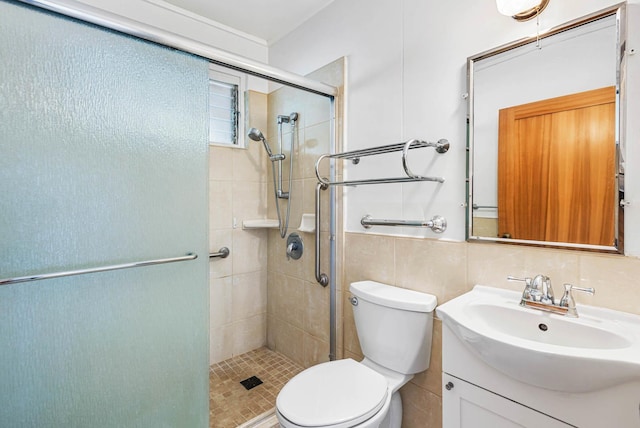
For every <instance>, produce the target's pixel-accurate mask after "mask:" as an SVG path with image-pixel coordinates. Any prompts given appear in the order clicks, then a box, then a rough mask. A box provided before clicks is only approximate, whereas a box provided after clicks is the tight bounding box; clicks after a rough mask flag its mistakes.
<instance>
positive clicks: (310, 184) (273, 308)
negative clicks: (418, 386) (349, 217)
mask: <svg viewBox="0 0 640 428" xmlns="http://www.w3.org/2000/svg"><path fill="white" fill-rule="evenodd" d="M310 77H311V78H315V79H317V80H319V81H322V82H326V83H329V84H332V85H334V86H337V87H342V83H343V61H342V60H338V61H335V62H333V63H331V64H329V65H328V66H326V67H323V68H322V69H320V70H318V71H317V72H315V73H313V74H311V75H310ZM336 108H337V109H338V112H337V114H336V116H337V117H338V118H339V117H341V114H340V112H339V109H340V106H339V102H338V103H337V106H336ZM294 111H295V112H297V113H299V115H300V118H299V122H298V128H297V135H296V138H295V148H294V156H295V157H294V161H295V163H294V167H293V183H292V189H291V198H292V199H291V201H292V206H291V214H290V220H289V232H288V233H289V234H290V233H292V232H296V233H298V234H299V235H300V236H301V237H302V240H303V243H304V252H303V256H302V257H301V258H300V259H299V260H293V259H291V260H288V259H287V256H286V240H285V239H282V238H280V235H279V232H278V231H277V230H270V231H269V250H268V274H267V282H268V298H267V301H268V310H267V313H268V316H267V317H268V329H267V331H268V340H267V343H268V346H269V348H271V349H273V350H276V351H278V352H281V353H283V354H284V355H286V356H287V357H289V358H291V359H292V360H294V361H295V362H297V363H299V364H301V365H303V366H304V367H309V366H312V365H314V364H317V363H319V362H323V361H328V359H329V358H328V355H329V288H328V287H322V286H320V285H319V284H318V283H317V282H316V280H315V249H314V248H315V236H314V234H313V233H306V232H298V231H297V229H298V227H299V226H300V220H301V218H302V214H303V213H309V214H313V213H314V212H315V188H316V183H317V178H316V176H315V162H316V160H317V158H318V157H319V156H320V155H322V154H325V153H329V152H330V149H331V147H330V141H331V139H330V136H331V132H333V128H332V124H331V119H332V117H331V110H330V102H329V100H328V99H327V98H326V97H323V96H320V95H315V94H310V93H306V92H302V91H299V90H295V89H291V88H286V87H283V88H280V89H278V90H276V91H273V92H271V93H270V95H269V108H268V113H269V119H268V123H269V128H268V129H269V137H268V138H269V141H273V142H274V144H275V142H276V141H277V139H278V137H277V116H278V115H289V114H290V113H292V112H294ZM341 126H342V122H341V121H340V120H338V121H337V122H336V128H337V129H338V132H337V133H336V134H338V135H340V132H339V130H340V129H341ZM284 130H285V131H287V134H285V135H284V138H283V142H284V147H285V149H287V150H288V147H289V138H290V134H288V132H289V130H290V128H289V126H288V125H285V127H284ZM286 165H287V168H286V170H285V173H284V177H288V162H286ZM276 173H277V172H276ZM323 173H324V175H326V174H328V169H326V168H325V169H323ZM268 174H269V180H271V171H270V170H269V171H268ZM284 187H285V189H287V184H286V182H285V183H284ZM272 192H273V188H272V184H271V182H270V183H269V185H268V193H269V195H268V207H269V210H268V212H269V218H276V211H275V204H274V200H273V199H274V198H273V194H272ZM283 203H286V201H285V200H281V207H280V208H281V211H282V212H284V206H283ZM322 208H323V209H322V225H321V240H322V243H321V245H322V253H323V257H322V264H321V266H322V271H323V272H326V273H329V262H328V261H329V251H328V244H329V192H328V191H323V192H322ZM338 223H339V222H338ZM338 236H340V234H339V233H338ZM341 241H342V240H341V239H339V240H338V243H339V244H341ZM338 251H339V250H338ZM338 286H339V284H338ZM338 296H339V294H338ZM337 300H338V312H337V313H338V330H339V331H338V344H339V346H340V343H341V341H340V326H341V320H340V316H339V314H340V313H341V312H340V307H339V306H340V305H339V300H340V299H339V298H338V299H337Z"/></svg>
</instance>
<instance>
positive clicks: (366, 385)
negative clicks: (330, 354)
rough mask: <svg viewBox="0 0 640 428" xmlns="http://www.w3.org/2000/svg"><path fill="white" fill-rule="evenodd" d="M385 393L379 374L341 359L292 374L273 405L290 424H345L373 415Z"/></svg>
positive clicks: (343, 427) (331, 427) (335, 426)
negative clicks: (291, 377)
mask: <svg viewBox="0 0 640 428" xmlns="http://www.w3.org/2000/svg"><path fill="white" fill-rule="evenodd" d="M389 394H390V392H389V387H388V382H387V379H386V378H385V377H384V376H383V375H381V374H380V373H378V372H376V371H374V370H372V369H370V368H369V367H367V366H365V365H363V364H360V363H358V362H356V361H354V360H352V359H345V360H338V361H331V362H328V363H323V364H319V365H317V366H313V367H310V368H308V369H306V370H304V371H303V372H302V373H300V374H298V375H297V376H295V377H294V378H293V379H291V380H290V381H289V382H288V383H287V384H286V385H285V386H284V388H282V390H281V391H280V394H278V398H277V400H276V409H277V411H278V413H279V414H280V415H281V416H282V417H284V418H285V419H286V420H287V421H289V422H291V426H294V427H329V428H347V427H352V426H354V425H358V424H360V423H362V422H364V421H366V420H367V419H370V418H371V417H373V416H374V415H375V414H376V413H377V412H379V411H380V409H382V407H383V406H384V405H385V403H386V402H388V400H387V397H388V395H389ZM283 425H284V426H286V425H287V424H286V423H285V424H283Z"/></svg>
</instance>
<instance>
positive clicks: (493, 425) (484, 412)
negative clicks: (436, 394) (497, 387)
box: [442, 373, 573, 428]
mask: <svg viewBox="0 0 640 428" xmlns="http://www.w3.org/2000/svg"><path fill="white" fill-rule="evenodd" d="M442 385H443V388H442V419H443V427H444V428H522V427H523V426H524V427H536V428H567V427H572V426H573V425H569V424H566V423H564V422H561V421H559V420H557V419H554V418H552V417H550V416H547V415H545V414H544V413H541V412H538V411H536V410H533V409H531V408H529V407H526V406H523V405H522V404H519V403H516V402H515V401H512V400H509V399H507V398H505V397H502V396H501V395H498V394H494V393H493V392H491V391H488V390H486V389H483V388H480V387H477V386H475V385H473V384H471V383H469V382H466V381H464V380H462V379H458V378H456V377H453V376H451V375H449V374H447V373H443V375H442Z"/></svg>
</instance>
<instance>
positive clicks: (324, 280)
mask: <svg viewBox="0 0 640 428" xmlns="http://www.w3.org/2000/svg"><path fill="white" fill-rule="evenodd" d="M328 187H329V186H327V185H326V184H324V183H320V182H318V184H316V281H318V284H320V285H322V286H323V287H326V286H327V285H329V277H328V276H327V275H326V274H324V273H322V272H320V191H322V190H326V189H327V188H328Z"/></svg>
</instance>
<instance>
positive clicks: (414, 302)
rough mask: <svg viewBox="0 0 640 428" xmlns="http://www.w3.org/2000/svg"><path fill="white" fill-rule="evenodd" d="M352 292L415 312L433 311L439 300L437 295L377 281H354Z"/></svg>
mask: <svg viewBox="0 0 640 428" xmlns="http://www.w3.org/2000/svg"><path fill="white" fill-rule="evenodd" d="M349 290H350V291H351V293H352V294H353V295H354V296H356V297H358V298H359V299H363V300H366V301H368V302H371V303H376V304H378V305H381V306H387V307H390V308H396V309H403V310H407V311H414V312H431V311H433V310H434V309H435V307H436V305H437V304H438V301H437V299H436V296H434V295H432V294H427V293H420V292H418V291H413V290H407V289H406V288H400V287H394V286H393V285H387V284H382V283H380V282H375V281H358V282H352V283H351V286H350V287H349Z"/></svg>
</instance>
